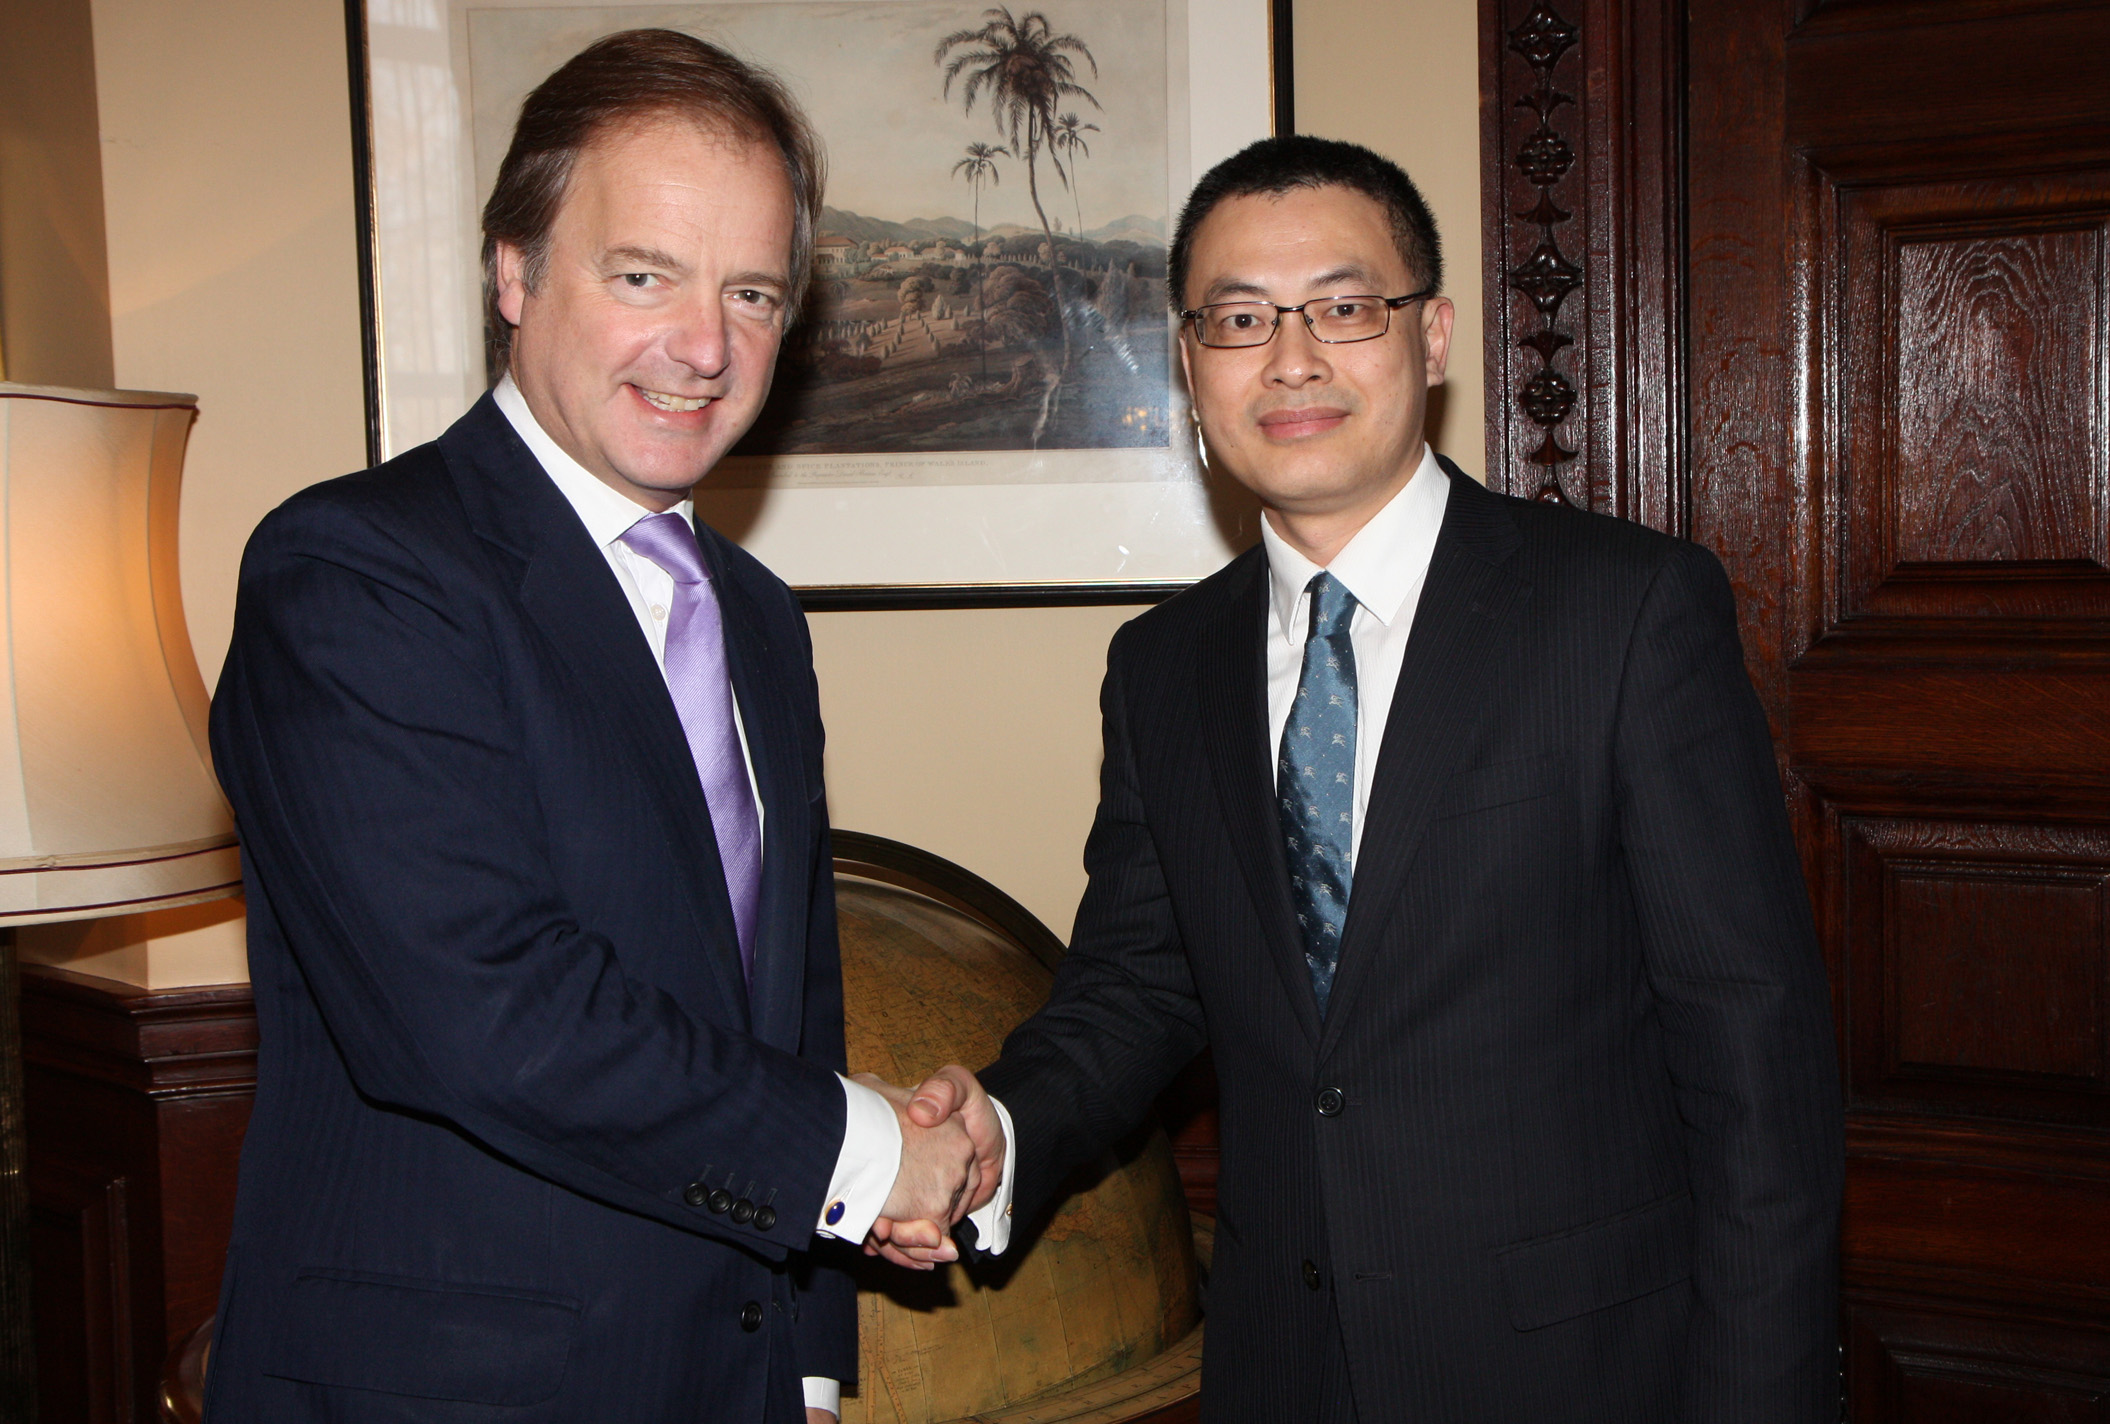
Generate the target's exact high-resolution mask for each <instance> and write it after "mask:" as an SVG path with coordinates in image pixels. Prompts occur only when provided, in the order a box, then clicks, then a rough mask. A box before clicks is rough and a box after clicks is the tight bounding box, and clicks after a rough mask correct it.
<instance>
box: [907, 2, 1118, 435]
mask: <svg viewBox="0 0 2110 1424" xmlns="http://www.w3.org/2000/svg"><path fill="white" fill-rule="evenodd" d="M1071 55H1078V56H1081V57H1082V58H1083V60H1084V62H1085V63H1086V64H1089V65H1090V66H1091V67H1092V77H1093V78H1094V79H1097V78H1098V77H1099V61H1097V60H1096V59H1093V58H1092V52H1091V50H1089V49H1087V48H1086V47H1085V43H1084V41H1083V40H1081V39H1078V38H1077V36H1075V35H1058V34H1056V33H1055V31H1054V29H1053V28H1052V27H1051V26H1050V25H1049V24H1048V17H1047V16H1046V15H1043V14H1041V13H1040V12H1039V11H1038V10H1029V11H1027V12H1026V13H1025V14H1024V15H1020V16H1017V17H1014V16H1013V15H1012V13H1011V10H1010V8H1009V7H1008V6H1002V5H998V6H992V7H991V8H989V9H987V10H984V11H983V12H982V23H981V25H980V26H979V27H978V28H976V29H972V30H955V31H954V32H953V33H951V34H949V35H947V36H946V37H945V38H944V39H942V40H940V41H938V47H937V49H936V50H935V51H934V52H933V53H932V55H931V59H932V61H933V62H934V63H937V64H942V65H944V66H945V91H944V92H945V95H946V97H948V98H950V97H951V96H952V83H953V81H954V80H955V79H959V78H960V77H961V76H963V75H964V76H966V78H965V82H964V83H963V84H962V85H961V90H960V101H961V104H962V106H963V107H964V108H965V109H966V111H967V113H969V114H972V113H973V112H974V106H975V101H976V100H977V99H980V98H983V97H984V96H987V98H988V100H989V114H990V117H991V118H992V119H993V120H994V121H995V123H996V129H997V132H998V133H1000V134H1002V135H1003V136H1004V137H1005V138H1006V139H1007V140H1009V142H1010V146H1011V152H1012V154H1013V156H1015V157H1018V158H1021V159H1023V160H1024V161H1025V165H1026V190H1027V192H1028V193H1029V194H1030V195H1031V196H1032V199H1033V211H1034V212H1035V213H1036V214H1037V215H1038V216H1039V218H1040V230H1041V235H1042V236H1043V237H1045V238H1046V239H1047V244H1048V280H1049V282H1050V284H1051V285H1052V286H1053V287H1054V289H1055V290H1054V291H1053V293H1051V295H1052V296H1053V297H1054V300H1055V312H1056V325H1057V326H1058V327H1059V328H1061V331H1062V370H1063V371H1064V372H1067V371H1068V370H1069V368H1070V324H1069V322H1068V321H1067V320H1066V319H1064V317H1063V315H1062V311H1063V303H1062V273H1061V270H1060V268H1059V266H1058V264H1057V262H1056V253H1055V230H1054V228H1053V227H1052V226H1050V225H1049V223H1048V214H1047V210H1046V209H1045V208H1043V207H1042V206H1041V203H1040V156H1041V154H1042V153H1046V154H1047V155H1048V161H1049V162H1050V163H1052V164H1054V165H1055V169H1056V171H1057V172H1058V173H1061V172H1062V159H1061V157H1060V156H1059V155H1057V154H1056V152H1055V149H1054V139H1055V130H1056V126H1057V120H1056V117H1055V109H1056V106H1057V105H1059V104H1061V103H1063V102H1064V101H1065V100H1068V99H1082V100H1084V101H1085V102H1086V103H1088V104H1090V105H1091V106H1092V107H1093V108H1095V109H1096V108H1101V107H1103V106H1102V105H1101V104H1100V103H1099V101H1098V100H1097V99H1096V98H1094V97H1093V96H1092V93H1091V91H1090V90H1088V89H1086V88H1085V87H1084V86H1083V85H1081V84H1079V83H1078V82H1077V71H1076V66H1075V64H1074V63H1073V61H1072V60H1071V58H1070V56H1071ZM1064 182H1065V183H1067V182H1068V178H1067V176H1065V177H1064ZM1058 380H1059V377H1058ZM1052 389H1053V388H1051V392H1052ZM1043 422H1045V415H1043Z"/></svg>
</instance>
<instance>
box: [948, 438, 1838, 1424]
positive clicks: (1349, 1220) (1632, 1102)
mask: <svg viewBox="0 0 2110 1424" xmlns="http://www.w3.org/2000/svg"><path fill="white" fill-rule="evenodd" d="M1446 469H1447V472H1448V473H1449V475H1450V479H1451V490H1450V495H1449V500H1448V504H1447V507H1446V512H1445V516H1444V522H1443V526H1442V530H1441V533H1440V536H1439V538H1438V541H1437V545H1436V549H1435V554H1434V557H1433V561H1432V563H1431V566H1430V569H1429V574H1428V582H1427V584H1426V587H1425V590H1424V592H1423V594H1422V597H1421V603H1420V607H1419V611H1418V613H1417V616H1416V621H1415V624H1414V628H1413V632H1412V634H1411V637H1410V640H1409V643H1408V647H1407V653H1406V662H1405V666H1404V668H1403V669H1402V671H1401V673H1400V680H1399V683H1398V688H1397V691H1396V693H1395V696H1394V700H1393V703H1392V712H1391V717H1390V721H1389V723H1388V725H1387V728H1386V731H1385V740H1384V743H1383V746H1382V747H1381V749H1380V755H1379V761H1378V766H1377V771H1376V779H1375V783H1374V786H1373V790H1372V795H1371V799H1370V805H1369V808H1368V812H1367V818H1366V821H1365V824H1364V829H1363V835H1362V842H1361V849H1360V854H1359V856H1358V860H1357V864H1356V868H1355V886H1354V893H1353V897H1352V899H1351V902H1350V907H1349V913H1348V920H1347V923H1346V926H1345V928H1344V933H1343V944H1342V950H1341V959H1340V969H1339V975H1338V978H1337V980H1336V983H1335V987H1334V990H1333V1001H1332V1005H1331V1008H1330V1010H1329V1012H1328V1013H1327V1015H1326V1017H1325V1018H1324V1019H1323V1020H1321V1018H1320V1017H1319V1015H1318V1013H1317V1011H1316V1007H1315V1003H1314V1000H1313V996H1312V992H1311V988H1310V984H1309V980H1308V977H1307V973H1306V970H1305V967H1304V962H1303V952H1302V945H1301V942H1300V940H1299V938H1298V935H1297V932H1296V925H1295V920H1294V918H1293V915H1292V912H1291V908H1290V898H1289V891H1288V881H1287V871H1286V869H1285V865H1284V857H1283V850H1282V842H1281V837H1280V834H1279V832H1278V831H1277V829H1276V821H1275V814H1274V808H1273V773H1272V762H1273V758H1272V755H1271V749H1270V748H1269V747H1268V745H1267V735H1266V731H1265V727H1266V699H1265V657H1264V650H1263V643H1262V639H1263V637H1264V629H1265V613H1264V607H1265V600H1266V596H1267V576H1266V566H1265V562H1264V557H1263V555H1262V553H1261V551H1260V550H1258V549H1255V550H1253V551H1251V552H1249V553H1247V554H1246V555H1244V556H1243V557H1241V558H1239V559H1238V560H1236V561H1235V562H1233V563H1232V564H1231V565H1230V566H1229V567H1228V568H1226V569H1224V570H1223V571H1222V572H1221V573H1219V574H1217V575H1215V576H1214V577H1212V578H1210V579H1208V580H1206V581H1204V582H1203V583H1201V584H1199V585H1197V586H1196V587H1194V588H1193V589H1191V590H1189V591H1187V592H1185V593H1183V594H1181V595H1180V596H1178V597H1176V598H1174V599H1172V600H1170V601H1168V602H1167V603H1165V604H1164V605H1162V606H1161V607H1159V608H1157V609H1154V610H1152V611H1151V612H1149V613H1146V614H1144V615H1143V616H1141V617H1139V618H1137V619H1136V620H1135V621H1134V622H1132V623H1130V624H1129V625H1127V626H1126V627H1125V628H1123V629H1122V630H1121V632H1120V634H1119V635H1118V636H1117V637H1116V638H1115V640H1114V645H1113V648H1112V651H1111V653H1110V656H1109V660H1108V671H1107V676H1106V683H1105V688H1104V692H1103V695H1102V706H1103V712H1104V717H1105V739H1106V749H1105V763H1104V769H1103V773H1102V777H1103V784H1102V790H1101V801H1100V806H1099V812H1098V818H1097V821H1096V824H1095V825H1094V827H1093V830H1092V834H1091V838H1090V841H1089V844H1088V845H1087V848H1086V852H1085V861H1086V866H1087V869H1088V870H1089V872H1090V886H1089V889H1088V890H1087V892H1086V895H1085V898H1084V901H1083V904H1082V906H1081V907H1080V909H1079V912H1078V917H1077V928H1076V934H1075V937H1074V942H1073V944H1072V946H1071V950H1070V953H1069V957H1068V958H1067V960H1066V961H1065V963H1064V964H1063V966H1062V969H1061V972H1060V974H1059V975H1058V978H1057V981H1056V986H1055V989H1054V991H1053V994H1052V996H1051V998H1050V1000H1049V1002H1048V1004H1047V1006H1046V1007H1045V1008H1044V1009H1043V1010H1042V1011H1041V1012H1040V1013H1039V1014H1037V1015H1036V1016H1035V1017H1034V1018H1033V1019H1031V1020H1030V1021H1028V1022H1027V1023H1026V1024H1025V1025H1024V1026H1022V1027H1021V1028H1020V1029H1019V1030H1018V1032H1017V1033H1016V1034H1015V1035H1014V1036H1013V1037H1012V1038H1011V1039H1010V1041H1009V1042H1008V1043H1007V1044H1006V1045H1005V1049H1004V1053H1003V1056H1002V1059H1001V1060H1000V1061H999V1062H998V1063H997V1064H995V1065H994V1066H992V1067H991V1068H990V1069H989V1070H988V1071H987V1072H986V1074H985V1082H986V1083H987V1085H988V1087H989V1089H990V1091H991V1092H993V1093H995V1094H997V1095H998V1096H999V1097H1001V1098H1003V1099H1004V1101H1005V1103H1006V1105H1007V1107H1009V1109H1010V1110H1011V1112H1012V1114H1013V1118H1014V1120H1015V1123H1016V1126H1017V1132H1018V1149H1017V1150H1018V1154H1019V1161H1018V1168H1017V1171H1018V1177H1017V1182H1018V1186H1017V1192H1018V1209H1019V1210H1020V1211H1021V1213H1031V1212H1033V1211H1034V1210H1036V1209H1037V1208H1038V1207H1040V1206H1041V1205H1043V1204H1045V1203H1046V1202H1047V1201H1049V1200H1050V1199H1051V1198H1053V1197H1054V1196H1055V1195H1056V1194H1057V1192H1058V1190H1059V1184H1060V1183H1061V1181H1062V1179H1063V1177H1064V1174H1065V1173H1066V1172H1067V1171H1068V1170H1069V1169H1070V1168H1072V1167H1073V1166H1074V1165H1075V1164H1077V1163H1078V1162H1079V1161H1081V1160H1083V1159H1086V1158H1088V1157H1090V1156H1092V1155H1094V1154H1096V1153H1098V1152H1100V1151H1102V1150H1104V1149H1105V1148H1106V1147H1107V1145H1108V1144H1109V1143H1111V1142H1113V1141H1115V1140H1116V1139H1117V1138H1118V1137H1119V1135H1120V1134H1121V1133H1123V1132H1124V1131H1125V1130H1127V1129H1128V1128H1130V1127H1131V1126H1132V1125H1133V1124H1134V1123H1136V1122H1137V1121H1138V1119H1139V1118H1140V1117H1141V1116H1142V1114H1143V1113H1144V1111H1145V1108H1146V1105H1147V1104H1148V1103H1150V1102H1151V1101H1152V1100H1153V1099H1154V1098H1155V1096H1156V1095H1157V1093H1158V1092H1159V1091H1160V1090H1161V1089H1162V1087H1163V1086H1164V1084H1165V1083H1166V1082H1167V1081H1168V1080H1169V1078H1170V1077H1171V1076H1172V1074H1173V1073H1174V1072H1176V1071H1177V1070H1178V1068H1179V1067H1180V1066H1181V1065H1182V1064H1183V1063H1184V1062H1185V1061H1186V1060H1187V1059H1188V1058H1189V1057H1191V1056H1192V1055H1193V1054H1194V1053H1195V1052H1196V1050H1198V1049H1199V1048H1201V1047H1202V1046H1203V1045H1204V1044H1208V1045H1210V1046H1212V1047H1213V1050H1214V1058H1215V1063H1216V1072H1217V1078H1218V1081H1219V1083H1220V1084H1221V1092H1222V1096H1221V1111H1222V1154H1223V1155H1222V1173H1221V1178H1220V1181H1219V1185H1218V1192H1219V1199H1220V1203H1221V1205H1220V1211H1221V1217H1220V1221H1219V1224H1218V1233H1217V1238H1216V1239H1217V1245H1216V1259H1215V1263H1214V1267H1213V1270H1212V1272H1211V1276H1210V1281H1209V1290H1208V1313H1209V1337H1208V1348H1207V1353H1206V1365H1205V1373H1204V1386H1203V1414H1204V1417H1205V1418H1207V1419H1210V1420H1253V1421H1268V1424H1280V1421H1285V1420H1294V1419H1298V1418H1302V1417H1308V1416H1309V1414H1310V1412H1311V1407H1312V1406H1311V1399H1312V1391H1313V1389H1314V1387H1315V1384H1316V1381H1317V1377H1318V1372H1319V1369H1320V1365H1321V1361H1322V1359H1323V1358H1324V1356H1325V1354H1326V1352H1327V1350H1328V1348H1329V1344H1330V1342H1329V1341H1328V1338H1327V1335H1328V1332H1331V1331H1334V1330H1336V1329H1338V1331H1339V1333H1340V1341H1341V1346H1342V1348H1343V1349H1344V1351H1345V1356H1346V1359H1347V1362H1348V1367H1349V1372H1350V1375H1351V1377H1352V1381H1353V1386H1354V1393H1355V1397H1356V1402H1357V1405H1358V1407H1359V1408H1360V1411H1361V1417H1362V1418H1363V1419H1364V1420H1365V1421H1368V1422H1369V1424H1374V1421H1378V1420H1386V1419H1395V1418H1397V1419H1405V1420H1413V1421H1416V1424H1492V1422H1493V1421H1516V1424H1525V1421H1531V1424H1546V1421H1553V1420H1560V1421H1568V1422H1569V1424H1573V1422H1574V1421H1598V1420H1603V1421H1613V1420H1620V1421H1668V1420H1680V1421H1702V1420H1704V1421H1730V1420H1740V1421H1750V1424H1760V1421H1763V1424H1790V1421H1797V1422H1798V1424H1816V1421H1818V1420H1820V1419H1831V1418H1836V1416H1837V1402H1836V1401H1837V1393H1836V1358H1835V1354H1834V1349H1833V1344H1834V1340H1835V1338H1836V1306H1835V1289H1836V1288H1835V1280H1834V1276H1835V1267H1834V1264H1833V1261H1834V1250H1835V1248H1834V1238H1835V1233H1836V1227H1837V1213H1838V1198H1839V1190H1840V1178H1841V1170H1842V1166H1841V1164H1842V1155H1843V1153H1842V1145H1841V1110H1840V1100H1839V1092H1838V1087H1837V1084H1836V1069H1835V1061H1834V1046H1833V1037H1832V1031H1831V1026H1830V1008H1829V997H1828V992H1827V989H1826V982H1825V975H1824V969H1823V966H1822V964H1821V962H1820V959H1819V955H1818V952H1817V949H1816V944H1815V938H1814V935H1813V932H1812V926H1811V923H1810V915H1809V903H1808V900H1807V898H1806V895H1805V892H1804V888H1803V883H1802V877H1801V872H1800V868H1799V865H1798V862H1797V859H1796V853H1795V849H1794V846H1793V844H1792V842H1791V840H1790V837H1789V834H1788V831H1787V826H1786V819H1785V816H1784V814H1783V809H1782V800H1781V789H1780V783H1779V780H1778V777H1777V774H1776V771H1775V767H1774V762H1773V755H1772V748H1771V744H1770V741H1769V739H1768V736H1767V730H1766V725H1765V721H1764V718H1763V716H1762V714H1761V712H1760V709H1759V706H1758V703H1757V699H1756V697H1755V696H1754V694H1753V692H1752V689H1751V685H1750V682H1749V680H1748V677H1747V675H1746V673H1745V670H1744V665H1743V660H1742V656H1741V652H1740V649H1739V645H1738V641H1737V633H1736V620H1735V609H1734V603H1733V600H1732V596H1731V593H1730V590H1729V587H1728V583H1727V580H1726V579H1725V578H1724V577H1723V574H1722V570H1721V567H1720V565H1719V564H1718V563H1717V562H1716V560H1715V559H1714V558H1713V557H1712V556H1711V555H1709V554H1707V553H1706V552H1704V551H1703V550H1701V549H1700V548H1698V547H1697V546H1695V545H1692V544H1688V543H1684V542H1682V541H1679V540H1675V539H1671V538H1668V537H1665V536H1663V535H1660V534H1657V533H1654V532H1652V531H1649V530H1647V529H1643V528H1641V527H1639V526H1636V525H1633V524H1628V523H1623V522H1621V521H1618V520H1613V519H1607V518H1601V517H1597V516H1592V515H1585V514H1579V513H1575V512H1572V511H1568V510H1562V509H1553V508H1548V507H1545V506H1541V505H1535V504H1530V503H1526V502H1524V501H1520V500H1513V499H1508V498H1504V497H1502V496H1498V495H1495V494H1492V493H1489V492H1488V491H1486V490H1484V489H1482V488H1481V487H1480V486H1479V485H1477V484H1476V483H1474V482H1473V481H1472V480H1471V479H1469V478H1467V477H1465V476H1464V475H1462V474H1461V473H1459V472H1458V471H1457V469H1456V468H1455V467H1453V466H1449V465H1448V463H1446ZM1307 1263H1309V1264H1307ZM1313 1282H1316V1283H1317V1284H1316V1285H1313V1284H1312V1283H1313Z"/></svg>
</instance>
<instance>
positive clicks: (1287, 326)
mask: <svg viewBox="0 0 2110 1424" xmlns="http://www.w3.org/2000/svg"><path fill="white" fill-rule="evenodd" d="M1281 317H1282V319H1281V322H1280V324H1279V325H1277V326H1276V328H1275V339H1274V340H1273V341H1270V342H1269V343H1268V344H1267V372H1266V375H1267V379H1268V380H1270V381H1275V382H1279V383H1281V384H1282V385H1286V386H1303V385H1309V384H1310V383H1311V382H1313V381H1323V380H1325V379H1326V378H1327V377H1328V376H1329V375H1331V374H1332V371H1333V368H1332V366H1331V364H1330V363H1329V362H1328V360H1327V352H1326V343H1325V342H1323V341H1321V340H1319V338H1318V337H1316V336H1313V335H1312V334H1311V327H1310V325H1309V324H1308V323H1306V321H1305V320H1304V313H1302V312H1283V313H1282V314H1281Z"/></svg>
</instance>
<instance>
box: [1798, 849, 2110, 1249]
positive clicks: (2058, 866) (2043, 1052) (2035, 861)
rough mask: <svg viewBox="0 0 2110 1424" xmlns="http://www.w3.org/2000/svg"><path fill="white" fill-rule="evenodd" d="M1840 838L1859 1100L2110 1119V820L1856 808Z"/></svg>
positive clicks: (1910, 1107)
mask: <svg viewBox="0 0 2110 1424" xmlns="http://www.w3.org/2000/svg"><path fill="white" fill-rule="evenodd" d="M1840 842H1841V850H1842V854H1843V856H1844V859H1845V865H1844V867H1843V880H1844V886H1843V893H1842V894H1841V895H1840V896H1839V897H1838V898H1839V901H1840V903H1841V904H1842V906H1843V910H1844V915H1843V919H1844V923H1843V925H1842V926H1841V927H1840V931H1841V933H1840V936H1839V942H1840V943H1841V945H1842V949H1843V954H1844V958H1845V965H1844V976H1843V977H1844V978H1845V980H1846V983H1847V986H1848V994H1847V998H1846V1003H1847V1006H1848V1008H1847V1023H1846V1037H1847V1042H1848V1045H1849V1051H1848V1055H1847V1101H1848V1105H1849V1107H1850V1108H1851V1109H1853V1110H1856V1111H1881V1112H1930V1113H1958V1114H1967V1115H1972V1116H1977V1117H1983V1118H2003V1119H2012V1120H2014V1121H2018V1122H2030V1123H2037V1122H2047V1121H2056V1122H2069V1123H2076V1124H2092V1125H2096V1126H2110V1058H2106V1051H2105V1050H2106V1046H2110V1034H2106V1031H2105V1029H2106V1025H2105V1015H2106V1005H2110V933H2106V926H2110V828H2102V827H2077V826H2040V825H2029V824H2022V823H2015V822H1997V821H1996V822H1975V821H1960V820H1950V819H1943V820H1936V819H1932V818H1926V819H1921V818H1874V817H1870V818H1863V817H1843V818H1841V821H1840ZM2105 1239H2106V1242H2110V1233H2106V1237H2105Z"/></svg>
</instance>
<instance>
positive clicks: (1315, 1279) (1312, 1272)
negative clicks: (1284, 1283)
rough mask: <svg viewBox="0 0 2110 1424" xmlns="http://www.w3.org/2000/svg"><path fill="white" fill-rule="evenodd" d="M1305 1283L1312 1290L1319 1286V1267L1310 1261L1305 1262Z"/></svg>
mask: <svg viewBox="0 0 2110 1424" xmlns="http://www.w3.org/2000/svg"><path fill="white" fill-rule="evenodd" d="M1304 1284H1305V1285H1306V1286H1307V1287H1308V1288H1309V1289H1311V1290H1317V1289H1318V1288H1319V1268H1318V1267H1317V1266H1314V1265H1313V1264H1312V1263H1311V1262H1309V1261H1306V1262H1305V1263H1304Z"/></svg>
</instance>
